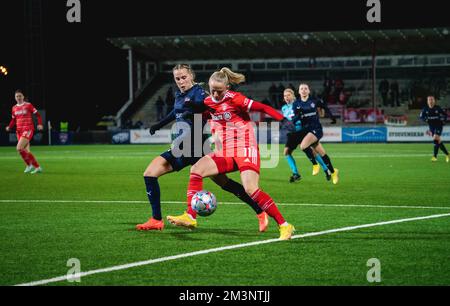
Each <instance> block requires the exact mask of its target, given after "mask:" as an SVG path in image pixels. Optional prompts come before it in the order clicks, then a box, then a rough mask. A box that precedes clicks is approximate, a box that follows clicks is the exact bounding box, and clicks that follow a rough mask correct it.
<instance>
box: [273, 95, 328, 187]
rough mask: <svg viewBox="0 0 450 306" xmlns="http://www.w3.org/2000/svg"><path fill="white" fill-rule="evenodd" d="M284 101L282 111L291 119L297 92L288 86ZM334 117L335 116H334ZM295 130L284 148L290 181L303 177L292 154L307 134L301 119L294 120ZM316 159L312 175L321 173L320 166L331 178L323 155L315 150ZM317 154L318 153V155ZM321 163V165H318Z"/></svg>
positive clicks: (285, 116)
mask: <svg viewBox="0 0 450 306" xmlns="http://www.w3.org/2000/svg"><path fill="white" fill-rule="evenodd" d="M283 97H284V102H286V104H285V105H284V106H283V107H282V108H281V112H282V114H283V116H284V118H286V119H287V120H289V121H291V120H292V118H293V117H294V116H295V115H294V110H293V109H292V105H293V103H294V102H295V100H296V99H295V94H294V91H293V90H292V89H291V88H287V89H285V90H284V92H283ZM333 119H334V118H333ZM293 128H294V130H292V131H289V133H288V134H287V142H286V145H285V148H284V156H285V157H286V160H287V162H288V165H289V168H291V170H292V176H291V177H290V179H289V182H291V183H293V182H295V181H298V180H300V179H301V175H300V173H299V171H298V169H297V165H296V163H295V159H294V157H293V156H292V153H293V152H294V151H295V149H296V148H297V146H298V145H299V144H300V143H301V142H302V140H303V138H304V137H305V136H306V134H305V130H303V129H302V124H301V122H300V121H297V122H294V125H293ZM314 153H315V155H314V157H315V158H314V160H312V161H311V162H312V163H313V172H312V175H317V174H319V171H320V167H322V169H323V170H324V172H325V175H326V176H327V179H328V180H329V179H331V176H330V175H329V174H328V168H327V165H325V163H324V162H323V160H322V157H320V155H318V154H317V153H316V152H315V151H314ZM316 154H317V155H316ZM318 163H319V164H320V167H319V165H318Z"/></svg>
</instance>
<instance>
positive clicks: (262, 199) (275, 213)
mask: <svg viewBox="0 0 450 306" xmlns="http://www.w3.org/2000/svg"><path fill="white" fill-rule="evenodd" d="M250 197H251V198H252V199H253V201H255V202H256V203H258V205H259V207H261V209H262V210H264V211H265V212H266V213H267V214H268V215H269V216H271V217H272V218H274V219H275V221H276V222H277V223H278V225H281V224H283V223H284V222H286V220H284V218H283V216H282V215H281V213H280V211H279V210H278V207H277V205H276V204H275V202H274V201H273V200H272V198H271V197H270V196H269V195H268V194H267V193H265V192H264V191H262V190H261V189H258V190H256V191H255V192H254V193H253V194H252V195H251V196H250Z"/></svg>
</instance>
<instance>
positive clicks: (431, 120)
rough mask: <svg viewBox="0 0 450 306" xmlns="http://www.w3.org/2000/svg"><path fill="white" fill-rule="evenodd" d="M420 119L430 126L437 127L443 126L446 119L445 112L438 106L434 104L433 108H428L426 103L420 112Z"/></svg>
mask: <svg viewBox="0 0 450 306" xmlns="http://www.w3.org/2000/svg"><path fill="white" fill-rule="evenodd" d="M420 119H422V120H423V121H425V122H426V123H428V125H429V126H430V127H432V126H434V127H439V126H443V125H444V124H445V122H446V121H447V113H446V112H445V111H444V110H443V109H442V108H441V107H440V106H437V105H435V106H434V107H433V108H430V107H429V106H428V105H427V106H425V107H424V108H423V110H422V112H421V113H420Z"/></svg>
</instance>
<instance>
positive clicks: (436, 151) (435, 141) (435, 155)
mask: <svg viewBox="0 0 450 306" xmlns="http://www.w3.org/2000/svg"><path fill="white" fill-rule="evenodd" d="M433 143H434V150H433V156H434V157H437V155H438V153H439V147H440V146H441V145H440V144H439V141H437V140H434V141H433Z"/></svg>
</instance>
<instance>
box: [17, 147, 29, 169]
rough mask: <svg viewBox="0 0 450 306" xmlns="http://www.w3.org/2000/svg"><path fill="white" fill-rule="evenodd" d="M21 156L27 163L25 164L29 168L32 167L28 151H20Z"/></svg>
mask: <svg viewBox="0 0 450 306" xmlns="http://www.w3.org/2000/svg"><path fill="white" fill-rule="evenodd" d="M19 154H20V156H22V159H23V161H24V162H25V164H27V166H29V165H30V157H29V155H28V153H27V151H25V150H19Z"/></svg>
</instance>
